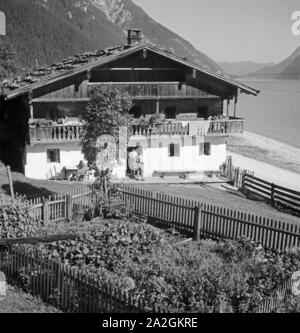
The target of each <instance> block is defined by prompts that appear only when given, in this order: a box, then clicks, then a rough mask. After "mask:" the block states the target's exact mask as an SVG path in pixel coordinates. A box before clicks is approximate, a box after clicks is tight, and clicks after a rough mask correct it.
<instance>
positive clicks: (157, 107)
mask: <svg viewBox="0 0 300 333" xmlns="http://www.w3.org/2000/svg"><path fill="white" fill-rule="evenodd" d="M159 113H160V103H159V99H157V100H156V114H159Z"/></svg>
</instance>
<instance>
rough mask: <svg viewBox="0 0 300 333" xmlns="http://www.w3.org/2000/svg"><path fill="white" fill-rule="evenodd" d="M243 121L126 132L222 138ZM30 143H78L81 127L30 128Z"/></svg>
mask: <svg viewBox="0 0 300 333" xmlns="http://www.w3.org/2000/svg"><path fill="white" fill-rule="evenodd" d="M244 122H245V121H244V120H243V119H229V120H203V121H201V120H199V121H191V122H189V124H188V125H186V126H182V123H179V122H177V123H171V124H165V125H159V126H152V127H148V128H145V127H140V126H133V128H131V129H130V130H129V131H128V135H129V136H146V137H151V136H156V135H180V136H189V135H191V136H193V135H197V136H218V135H220V136H222V135H230V134H237V133H242V132H243V129H244ZM29 131H30V143H31V144H38V143H63V142H79V141H80V139H81V136H82V125H68V126H66V125H53V126H39V127H30V128H29Z"/></svg>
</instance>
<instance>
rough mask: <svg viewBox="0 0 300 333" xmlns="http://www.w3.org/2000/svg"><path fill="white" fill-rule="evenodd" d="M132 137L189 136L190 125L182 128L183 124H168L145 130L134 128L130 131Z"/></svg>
mask: <svg viewBox="0 0 300 333" xmlns="http://www.w3.org/2000/svg"><path fill="white" fill-rule="evenodd" d="M129 135H130V136H147V137H149V136H154V135H189V125H186V126H184V127H183V126H182V124H181V123H174V124H166V125H159V126H152V127H148V128H143V127H140V126H133V128H132V129H131V130H130V131H129Z"/></svg>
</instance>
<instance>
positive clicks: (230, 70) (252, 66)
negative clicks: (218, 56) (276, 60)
mask: <svg viewBox="0 0 300 333" xmlns="http://www.w3.org/2000/svg"><path fill="white" fill-rule="evenodd" d="M218 65H219V66H220V67H221V68H222V69H223V71H224V72H225V73H226V74H229V75H233V76H238V77H241V76H244V75H246V74H249V73H252V72H254V71H258V70H259V69H262V68H265V67H268V66H272V65H274V64H273V63H265V64H259V63H256V62H253V61H242V62H226V61H224V62H219V63H218Z"/></svg>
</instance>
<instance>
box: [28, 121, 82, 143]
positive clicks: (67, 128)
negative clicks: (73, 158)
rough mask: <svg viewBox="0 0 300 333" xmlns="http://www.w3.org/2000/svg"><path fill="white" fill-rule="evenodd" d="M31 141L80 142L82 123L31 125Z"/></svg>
mask: <svg viewBox="0 0 300 333" xmlns="http://www.w3.org/2000/svg"><path fill="white" fill-rule="evenodd" d="M29 131H30V143H31V144H36V143H54V142H60V143H61V142H79V140H80V138H81V136H82V125H53V126H40V127H30V128H29Z"/></svg>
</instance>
